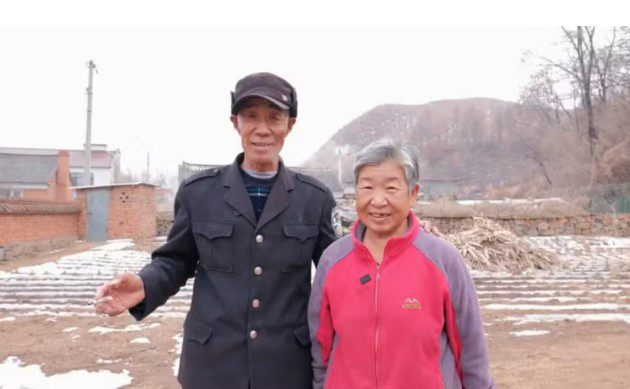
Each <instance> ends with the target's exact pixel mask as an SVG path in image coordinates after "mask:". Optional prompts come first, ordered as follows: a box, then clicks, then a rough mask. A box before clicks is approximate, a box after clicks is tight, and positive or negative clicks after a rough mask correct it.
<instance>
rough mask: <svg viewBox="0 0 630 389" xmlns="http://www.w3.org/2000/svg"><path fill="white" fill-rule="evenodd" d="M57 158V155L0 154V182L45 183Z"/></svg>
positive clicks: (50, 176)
mask: <svg viewBox="0 0 630 389" xmlns="http://www.w3.org/2000/svg"><path fill="white" fill-rule="evenodd" d="M57 160H58V155H20V154H0V183H4V184H47V183H48V181H50V179H51V178H52V175H53V174H54V173H55V171H56V170H57Z"/></svg>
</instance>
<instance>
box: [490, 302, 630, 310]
mask: <svg viewBox="0 0 630 389" xmlns="http://www.w3.org/2000/svg"><path fill="white" fill-rule="evenodd" d="M483 307H484V308H485V309H494V310H503V311H511V310H517V311H536V310H541V311H567V310H586V309H605V310H617V309H619V308H620V307H621V308H626V306H625V305H623V304H614V303H597V304H569V305H536V304H486V305H484V306H483Z"/></svg>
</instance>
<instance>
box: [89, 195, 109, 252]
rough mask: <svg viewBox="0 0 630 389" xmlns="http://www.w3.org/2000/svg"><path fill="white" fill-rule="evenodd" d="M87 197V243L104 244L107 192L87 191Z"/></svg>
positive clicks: (107, 211) (107, 202) (107, 213)
mask: <svg viewBox="0 0 630 389" xmlns="http://www.w3.org/2000/svg"><path fill="white" fill-rule="evenodd" d="M87 195H88V205H87V211H88V217H87V240H88V242H104V241H106V240H107V219H108V217H107V216H108V215H109V190H108V189H94V190H89V191H88V194H87Z"/></svg>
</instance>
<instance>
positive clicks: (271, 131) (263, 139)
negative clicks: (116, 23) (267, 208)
mask: <svg viewBox="0 0 630 389" xmlns="http://www.w3.org/2000/svg"><path fill="white" fill-rule="evenodd" d="M230 120H231V121H232V123H233V124H234V128H235V129H236V131H238V133H239V135H240V136H241V145H242V146H243V151H244V152H245V159H244V161H243V168H244V169H252V170H256V171H260V172H264V171H273V170H277V168H278V159H279V155H280V150H282V146H283V145H284V138H285V137H286V136H287V135H288V134H289V132H291V129H292V128H293V124H295V118H290V117H289V113H288V112H287V111H284V110H282V109H280V108H278V107H277V106H275V105H274V104H272V103H271V102H269V101H267V100H265V99H263V98H258V97H254V98H251V99H248V100H246V101H244V102H243V103H242V105H241V108H240V109H239V111H238V114H237V115H232V116H231V118H230Z"/></svg>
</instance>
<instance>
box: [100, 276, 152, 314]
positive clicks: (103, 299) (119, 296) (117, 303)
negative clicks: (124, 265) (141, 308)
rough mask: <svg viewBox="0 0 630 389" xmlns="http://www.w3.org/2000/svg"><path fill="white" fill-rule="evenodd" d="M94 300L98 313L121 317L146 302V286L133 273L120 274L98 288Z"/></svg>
mask: <svg viewBox="0 0 630 389" xmlns="http://www.w3.org/2000/svg"><path fill="white" fill-rule="evenodd" d="M94 300H95V301H94V306H95V308H96V312H98V313H106V314H108V315H109V316H116V315H120V314H121V313H123V312H125V311H126V310H128V309H129V308H131V307H135V306H136V305H138V304H139V303H140V302H141V301H142V300H144V284H143V283H142V279H141V278H140V277H138V276H137V275H135V274H133V273H123V274H119V275H117V276H116V278H114V279H113V280H111V281H108V282H106V283H105V284H103V286H101V287H100V288H98V290H97V291H96V295H95V296H94Z"/></svg>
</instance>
